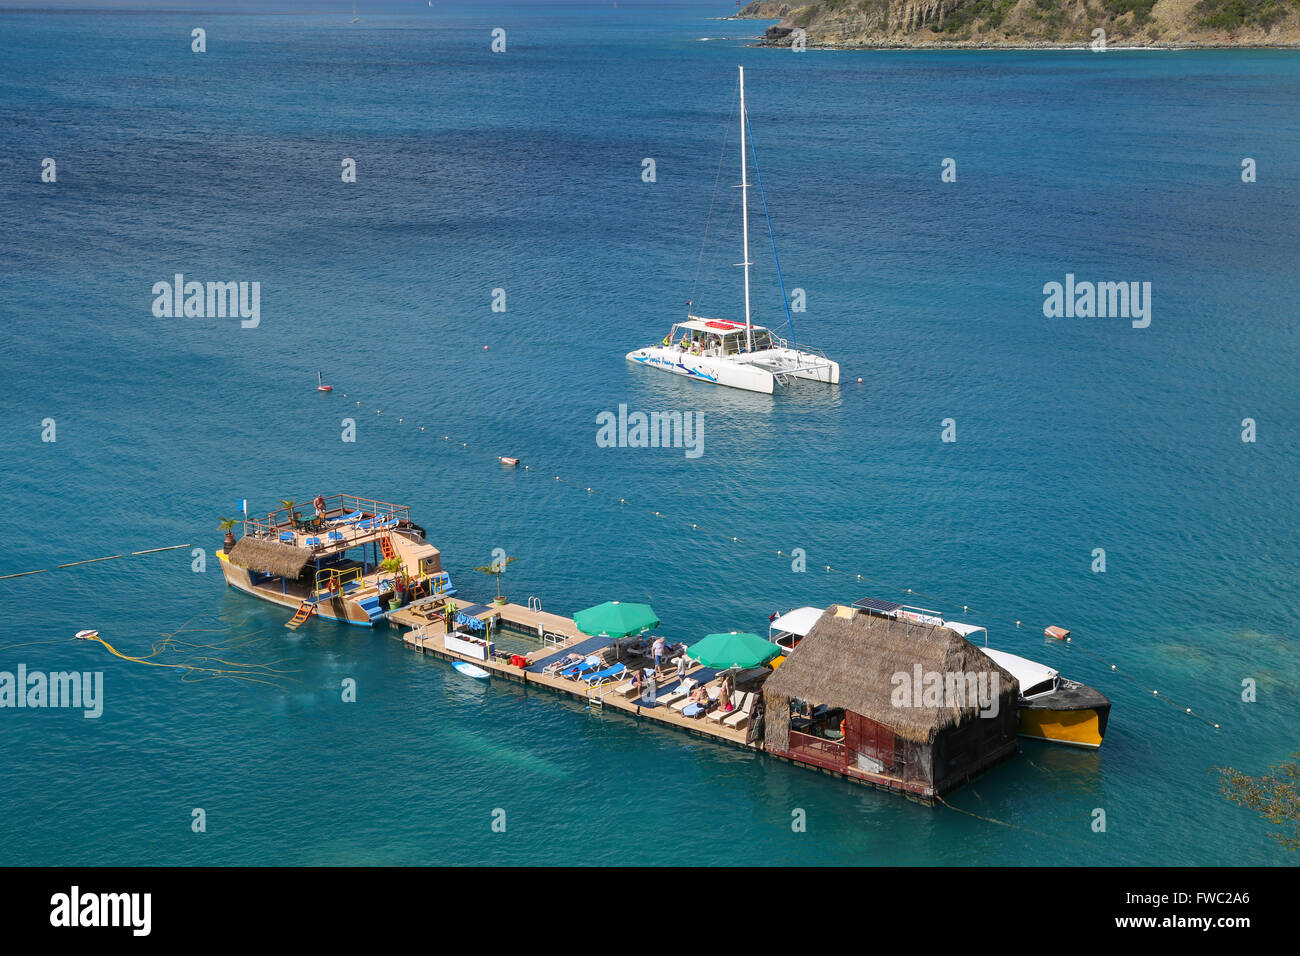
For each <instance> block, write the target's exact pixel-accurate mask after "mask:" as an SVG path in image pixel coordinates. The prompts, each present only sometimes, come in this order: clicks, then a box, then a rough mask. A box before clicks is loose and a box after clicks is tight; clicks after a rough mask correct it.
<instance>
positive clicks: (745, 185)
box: [740, 66, 754, 352]
mask: <svg viewBox="0 0 1300 956" xmlns="http://www.w3.org/2000/svg"><path fill="white" fill-rule="evenodd" d="M745 167H746V162H745V68H744V67H743V66H742V67H740V218H741V221H742V222H743V223H744V233H745V258H744V266H745V351H747V352H752V351H753V350H754V327H753V324H752V323H751V322H750V319H749V176H748V173H747V172H746V168H745Z"/></svg>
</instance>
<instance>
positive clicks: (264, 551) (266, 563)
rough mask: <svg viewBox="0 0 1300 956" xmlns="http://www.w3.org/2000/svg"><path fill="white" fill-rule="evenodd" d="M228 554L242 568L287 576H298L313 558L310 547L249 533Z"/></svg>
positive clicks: (232, 561)
mask: <svg viewBox="0 0 1300 956" xmlns="http://www.w3.org/2000/svg"><path fill="white" fill-rule="evenodd" d="M226 556H227V557H228V558H229V559H230V561H231V563H232V564H237V565H239V566H240V567H241V568H249V569H250V570H253V571H261V572H263V573H264V574H274V575H278V576H280V577H285V578H296V577H298V575H300V574H302V570H303V568H305V567H307V565H308V564H310V563H311V560H312V553H311V549H309V548H298V547H295V546H294V545H291V544H282V543H281V542H279V541H268V540H266V539H264V538H250V537H248V536H247V535H245V536H244V537H242V538H240V539H239V540H238V541H236V542H235V546H234V547H233V548H231V549H230V553H229V554H228V555H226Z"/></svg>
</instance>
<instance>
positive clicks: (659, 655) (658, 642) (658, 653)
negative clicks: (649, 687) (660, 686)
mask: <svg viewBox="0 0 1300 956" xmlns="http://www.w3.org/2000/svg"><path fill="white" fill-rule="evenodd" d="M650 647H651V651H652V652H653V653H654V659H655V677H658V676H659V665H660V664H661V663H662V661H663V659H664V639H663V637H662V636H661V637H656V638H655V642H654V643H653V644H652V645H650Z"/></svg>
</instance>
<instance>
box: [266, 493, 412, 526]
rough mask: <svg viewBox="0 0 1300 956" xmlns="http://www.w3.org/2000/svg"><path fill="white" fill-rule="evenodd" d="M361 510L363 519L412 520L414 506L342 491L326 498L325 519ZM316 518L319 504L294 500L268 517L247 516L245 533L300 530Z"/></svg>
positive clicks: (309, 500)
mask: <svg viewBox="0 0 1300 956" xmlns="http://www.w3.org/2000/svg"><path fill="white" fill-rule="evenodd" d="M286 500H289V499H286ZM358 511H359V512H361V518H362V519H363V520H364V519H365V518H374V517H376V516H378V515H382V516H384V517H388V518H397V519H398V520H399V521H409V520H410V519H411V509H410V508H409V507H407V506H406V505H397V504H393V503H392V502H389V501H378V500H376V499H374V498H359V497H357V496H356V495H342V494H339V495H327V496H326V497H325V518H326V520H330V519H334V518H341V517H343V516H344V515H350V514H353V513H354V512H358ZM294 512H297V513H298V514H299V516H300V517H299V520H298V521H295V520H294V517H293V513H294ZM315 517H316V507H315V506H314V505H313V504H312V499H308V500H306V501H298V500H296V499H293V509H292V510H290V509H288V508H279V509H277V510H275V511H272V512H269V513H268V514H267V516H266V517H265V518H245V519H244V534H246V535H249V534H251V535H253V536H255V537H275V536H276V535H278V534H279V533H280V532H281V531H294V530H298V528H299V525H300V524H302V523H303V522H305V521H310V520H312V519H314V518H315Z"/></svg>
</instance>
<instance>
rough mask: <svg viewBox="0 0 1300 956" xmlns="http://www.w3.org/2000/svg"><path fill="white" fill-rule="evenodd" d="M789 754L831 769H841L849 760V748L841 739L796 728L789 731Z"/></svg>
mask: <svg viewBox="0 0 1300 956" xmlns="http://www.w3.org/2000/svg"><path fill="white" fill-rule="evenodd" d="M790 755H791V756H792V757H797V758H798V759H800V760H806V761H808V762H809V763H814V764H817V765H818V766H819V767H828V768H830V769H833V770H842V769H843V768H844V767H845V766H847V765H848V762H849V750H848V748H847V747H845V746H844V743H843V742H842V741H839V740H826V739H825V738H823V737H814V736H812V735H811V734H801V733H799V731H797V730H792V731H790Z"/></svg>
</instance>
